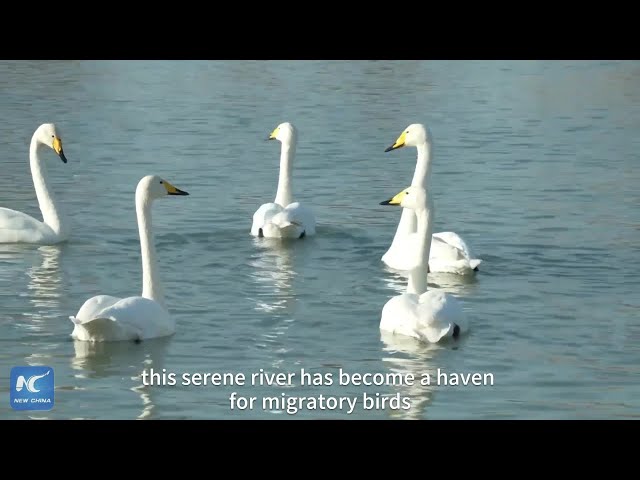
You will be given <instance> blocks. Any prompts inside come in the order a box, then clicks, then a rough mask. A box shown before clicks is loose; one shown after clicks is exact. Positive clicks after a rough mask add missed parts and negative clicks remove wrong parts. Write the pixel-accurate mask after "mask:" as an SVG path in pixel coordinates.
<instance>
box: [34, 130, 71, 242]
mask: <svg viewBox="0 0 640 480" xmlns="http://www.w3.org/2000/svg"><path fill="white" fill-rule="evenodd" d="M41 147H44V145H43V144H42V143H40V142H39V141H38V140H37V138H36V134H34V135H33V137H31V145H30V146H29V164H30V167H31V177H32V178H33V186H34V188H35V191H36V197H37V198H38V205H39V207H40V212H42V221H43V222H44V223H46V224H47V225H48V226H49V227H50V228H51V229H52V230H53V231H54V232H55V233H56V234H57V235H60V236H64V235H66V233H67V225H66V222H65V217H64V213H63V212H62V210H61V209H60V206H58V205H56V199H55V195H54V194H53V191H52V190H51V189H50V188H49V184H48V182H47V178H48V174H47V168H46V165H45V164H44V163H43V162H42V160H41V159H40V155H39V153H40V148H41Z"/></svg>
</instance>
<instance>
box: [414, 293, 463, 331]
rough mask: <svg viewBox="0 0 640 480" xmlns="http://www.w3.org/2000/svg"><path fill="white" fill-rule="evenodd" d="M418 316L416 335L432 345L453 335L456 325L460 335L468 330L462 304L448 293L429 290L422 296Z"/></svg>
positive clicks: (418, 306) (417, 310)
mask: <svg viewBox="0 0 640 480" xmlns="http://www.w3.org/2000/svg"><path fill="white" fill-rule="evenodd" d="M416 315H417V317H418V319H417V322H416V323H417V324H416V333H417V334H419V335H420V336H421V337H422V338H423V339H425V340H427V341H429V342H431V343H436V342H439V341H440V340H441V339H442V338H444V337H448V336H451V335H453V332H454V328H455V326H456V325H457V326H458V327H459V328H460V330H461V331H460V333H464V332H465V331H466V330H467V320H466V318H465V315H464V311H463V309H462V304H461V303H460V301H459V300H458V299H457V298H456V297H454V296H453V295H451V294H449V293H447V292H443V291H440V290H429V291H427V292H425V293H423V294H422V295H420V298H419V301H418V305H417V308H416Z"/></svg>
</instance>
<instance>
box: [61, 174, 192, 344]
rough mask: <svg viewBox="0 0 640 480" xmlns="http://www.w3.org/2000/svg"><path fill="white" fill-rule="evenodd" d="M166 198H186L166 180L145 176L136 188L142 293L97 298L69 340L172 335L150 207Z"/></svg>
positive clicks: (82, 309) (85, 307)
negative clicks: (180, 196) (159, 199)
mask: <svg viewBox="0 0 640 480" xmlns="http://www.w3.org/2000/svg"><path fill="white" fill-rule="evenodd" d="M166 195H189V194H188V193H187V192H185V191H182V190H180V189H178V188H176V187H174V186H173V185H171V184H170V183H169V182H167V181H166V180H163V179H162V178H160V177H158V176H156V175H147V176H146V177H144V178H142V180H140V182H139V183H138V186H137V188H136V196H135V200H136V214H137V217H138V230H139V235H140V248H141V253H142V284H143V287H142V294H141V295H140V296H131V297H126V298H118V297H113V296H111V295H97V296H95V297H92V298H90V299H88V300H87V301H86V302H84V304H83V305H82V306H81V307H80V310H78V313H76V315H75V316H71V317H69V318H70V319H71V321H72V322H73V325H74V326H73V332H72V333H71V337H72V338H73V339H75V340H79V341H89V342H108V341H124V340H135V341H141V340H145V339H150V338H157V337H165V336H168V335H172V334H173V333H174V332H175V322H174V320H173V319H172V317H171V315H170V314H169V311H168V310H167V307H166V306H165V301H164V292H163V288H162V285H161V282H160V278H159V272H158V265H157V260H156V251H155V245H154V241H153V233H152V227H151V204H152V202H153V200H155V199H157V198H161V197H164V196H166Z"/></svg>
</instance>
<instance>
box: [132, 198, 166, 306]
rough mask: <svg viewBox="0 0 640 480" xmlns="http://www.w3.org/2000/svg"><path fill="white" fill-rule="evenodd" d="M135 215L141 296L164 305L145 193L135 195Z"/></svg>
mask: <svg viewBox="0 0 640 480" xmlns="http://www.w3.org/2000/svg"><path fill="white" fill-rule="evenodd" d="M136 215H137V217H138V231H139V234H140V253H141V256H142V296H143V297H144V298H148V299H151V300H155V301H156V302H158V303H159V304H160V305H162V306H165V303H164V291H163V289H162V283H161V281H160V275H159V271H158V262H157V259H156V247H155V242H154V238H153V231H152V222H151V199H150V198H149V197H148V196H147V195H144V194H142V195H136Z"/></svg>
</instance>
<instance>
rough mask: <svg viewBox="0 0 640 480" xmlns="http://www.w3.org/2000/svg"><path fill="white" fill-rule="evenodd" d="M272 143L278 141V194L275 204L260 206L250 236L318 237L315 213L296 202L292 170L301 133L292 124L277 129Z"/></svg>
mask: <svg viewBox="0 0 640 480" xmlns="http://www.w3.org/2000/svg"><path fill="white" fill-rule="evenodd" d="M268 139H269V140H278V141H280V143H281V147H280V174H279V179H278V190H277V192H276V198H275V200H274V201H273V202H269V203H265V204H263V205H261V206H260V207H259V208H258V210H256V212H255V213H254V214H253V223H252V225H251V235H253V236H254V237H267V238H303V237H305V236H310V235H315V233H316V219H315V215H314V213H313V211H312V210H311V209H310V208H309V207H307V206H306V205H303V204H302V203H300V202H294V201H293V194H292V181H291V170H292V162H293V159H294V157H295V152H296V146H297V141H298V132H297V130H296V128H295V127H294V126H293V125H292V124H291V123H289V122H285V123H281V124H280V125H278V126H277V127H276V128H275V130H274V131H273V132H271V135H269V138H268Z"/></svg>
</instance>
